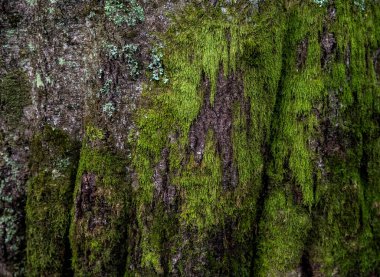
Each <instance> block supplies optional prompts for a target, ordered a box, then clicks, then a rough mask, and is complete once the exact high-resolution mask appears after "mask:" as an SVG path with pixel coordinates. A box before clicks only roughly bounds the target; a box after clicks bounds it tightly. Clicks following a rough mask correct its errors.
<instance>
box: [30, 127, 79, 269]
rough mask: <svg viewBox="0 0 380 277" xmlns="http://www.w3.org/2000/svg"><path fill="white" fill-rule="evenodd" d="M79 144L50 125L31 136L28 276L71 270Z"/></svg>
mask: <svg viewBox="0 0 380 277" xmlns="http://www.w3.org/2000/svg"><path fill="white" fill-rule="evenodd" d="M79 147H80V145H78V142H76V141H73V140H72V139H71V138H70V137H69V136H68V135H67V134H65V133H64V132H63V131H62V130H58V129H53V128H52V127H49V126H47V127H45V128H44V129H43V130H42V131H41V133H38V134H36V135H35V136H34V138H33V140H32V143H31V155H32V157H31V172H32V177H31V179H30V180H29V182H28V187H27V203H26V229H27V232H26V235H27V249H26V253H27V274H28V276H41V275H43V276H48V275H56V274H61V273H68V272H69V271H70V270H69V268H70V267H69V259H70V256H71V255H70V248H69V244H68V231H69V225H70V210H71V207H72V193H73V188H74V180H75V175H76V170H77V165H78V158H79Z"/></svg>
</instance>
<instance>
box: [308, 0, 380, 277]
mask: <svg viewBox="0 0 380 277" xmlns="http://www.w3.org/2000/svg"><path fill="white" fill-rule="evenodd" d="M367 4H368V6H367V8H366V11H365V12H363V13H362V12H358V10H357V7H355V6H354V5H351V4H350V3H349V2H347V1H336V2H335V6H336V13H337V20H336V22H334V23H331V24H330V25H329V26H328V27H329V29H330V31H331V32H333V33H334V35H335V37H336V40H337V49H336V54H335V59H334V62H333V63H332V64H331V65H330V66H329V70H328V71H327V72H326V73H327V74H326V75H325V78H326V79H325V84H326V87H327V89H328V91H329V92H330V93H331V92H334V93H335V94H336V95H337V97H338V99H339V104H340V105H339V107H335V108H336V110H337V114H336V115H335V116H331V115H329V114H328V113H327V114H328V117H329V118H328V120H330V121H331V122H332V123H333V124H334V126H335V128H336V129H335V130H336V131H337V132H339V142H338V141H333V142H330V143H335V144H336V145H337V147H338V148H337V149H335V151H333V152H332V153H327V157H326V160H325V163H326V167H325V171H326V172H328V174H329V178H328V180H327V179H326V178H320V179H319V181H318V183H317V184H316V199H317V205H316V207H315V211H314V215H313V217H314V228H313V232H312V237H313V239H312V243H311V246H310V254H311V260H312V261H313V263H315V264H318V265H320V270H319V271H320V272H322V273H323V274H327V275H330V274H333V273H334V272H335V273H336V272H338V273H339V274H340V275H342V276H351V275H360V276H367V275H371V274H373V273H374V272H378V270H379V262H378V261H379V253H380V252H379V249H380V248H379V244H378V243H377V242H376V241H377V240H378V239H377V238H378V236H379V230H378V229H376V228H374V226H376V224H377V218H376V216H375V215H374V211H375V210H376V208H374V207H375V206H376V205H374V203H376V201H378V200H377V199H379V190H378V188H379V184H378V180H379V178H378V177H377V173H375V172H378V170H377V169H376V170H374V169H373V168H374V167H373V166H374V165H375V164H377V163H378V162H377V161H378V156H377V155H378V154H377V153H378V138H379V135H378V134H379V126H378V124H377V123H376V120H374V118H376V117H377V116H378V114H379V110H378V104H379V100H378V99H379V97H378V95H379V92H380V90H379V86H378V84H377V81H376V76H375V72H374V68H373V60H372V59H373V57H372V54H371V53H372V52H373V51H374V50H375V49H378V48H379V46H380V33H379V27H378V24H376V23H375V22H378V20H379V10H380V9H379V7H378V5H377V4H376V3H375V2H371V1H368V2H367ZM335 140H338V138H336V139H335ZM325 174H326V173H325ZM375 176H376V177H375Z"/></svg>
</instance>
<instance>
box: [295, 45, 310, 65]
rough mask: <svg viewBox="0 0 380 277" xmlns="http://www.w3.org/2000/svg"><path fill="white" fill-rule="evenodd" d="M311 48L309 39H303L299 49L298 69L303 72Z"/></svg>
mask: <svg viewBox="0 0 380 277" xmlns="http://www.w3.org/2000/svg"><path fill="white" fill-rule="evenodd" d="M308 47H309V39H308V38H305V39H303V40H302V41H301V42H300V43H299V44H298V47H297V69H298V70H302V69H304V68H305V65H306V58H307V50H308Z"/></svg>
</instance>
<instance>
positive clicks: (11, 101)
mask: <svg viewBox="0 0 380 277" xmlns="http://www.w3.org/2000/svg"><path fill="white" fill-rule="evenodd" d="M29 89H30V86H29V84H28V78H27V76H26V74H25V73H24V72H23V71H21V70H13V71H10V72H8V73H7V74H6V75H4V76H2V77H0V115H1V117H2V118H4V119H6V121H7V123H8V124H9V125H10V126H17V125H18V124H19V121H20V119H21V117H22V114H23V108H24V107H25V106H26V105H28V104H29V102H30V100H29Z"/></svg>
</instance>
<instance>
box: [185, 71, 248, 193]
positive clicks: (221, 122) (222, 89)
mask: <svg viewBox="0 0 380 277" xmlns="http://www.w3.org/2000/svg"><path fill="white" fill-rule="evenodd" d="M203 88H204V101H203V106H202V108H201V111H200V113H199V115H198V117H197V118H196V120H195V121H194V122H193V124H192V126H191V129H190V135H189V142H190V143H189V146H190V151H192V152H193V153H194V156H195V161H196V162H197V163H198V164H200V163H201V161H202V159H203V154H204V148H205V143H206V136H207V132H208V131H209V130H212V131H213V134H214V139H215V140H216V148H217V151H218V153H219V155H220V157H221V160H222V167H223V168H222V172H223V177H222V184H223V188H224V189H227V188H233V187H236V185H237V182H238V176H237V168H236V166H235V165H234V163H233V149H232V105H233V103H234V102H235V101H243V100H242V99H243V85H242V81H241V79H240V78H239V76H238V74H231V75H229V76H228V77H227V78H226V77H225V76H224V74H223V69H220V71H219V76H218V80H217V87H216V93H215V99H214V103H212V102H211V100H210V93H211V84H210V81H209V80H208V79H207V78H206V77H203Z"/></svg>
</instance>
